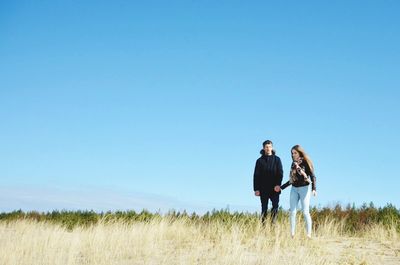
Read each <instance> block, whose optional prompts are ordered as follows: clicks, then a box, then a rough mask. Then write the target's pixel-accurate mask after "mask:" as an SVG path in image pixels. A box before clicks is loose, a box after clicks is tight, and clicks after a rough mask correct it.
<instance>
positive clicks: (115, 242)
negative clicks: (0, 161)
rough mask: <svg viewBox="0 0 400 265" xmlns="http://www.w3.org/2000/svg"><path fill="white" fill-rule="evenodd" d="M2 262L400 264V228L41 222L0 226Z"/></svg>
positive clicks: (20, 264)
mask: <svg viewBox="0 0 400 265" xmlns="http://www.w3.org/2000/svg"><path fill="white" fill-rule="evenodd" d="M0 264H7V265H9V264H10V265H14V264H15V265H32V264H40V265H45V264H49V265H50V264H51V265H58V264H59V265H61V264H62V265H65V264H71V265H72V264H96V265H101V264H118V265H119V264H121V265H122V264H299V265H300V264H400V243H399V233H398V232H397V231H396V230H395V229H394V228H389V229H385V228H383V227H381V226H378V225H376V226H373V227H369V228H368V229H365V231H360V233H359V234H358V236H357V237H355V236H349V235H346V233H345V232H344V231H343V226H342V225H341V224H340V223H334V222H330V221H329V220H327V221H326V222H325V223H323V224H322V225H320V226H319V227H318V230H317V231H314V237H313V238H312V239H306V237H305V235H304V226H303V224H302V223H300V224H299V225H298V233H297V235H296V237H295V238H294V239H292V238H291V237H290V235H289V224H288V222H287V221H282V222H280V223H278V224H277V225H276V226H274V227H270V226H269V225H267V226H265V227H263V226H261V225H260V224H259V223H258V222H254V223H250V224H247V225H244V224H242V223H240V222H238V223H235V222H233V223H231V224H229V225H227V224H223V223H218V222H213V223H210V224H205V223H198V224H196V223H194V222H192V221H190V220H189V219H185V218H181V219H177V220H172V219H168V218H162V219H160V220H153V221H150V222H136V223H130V224H128V223H123V222H121V221H119V222H114V223H109V222H100V223H98V224H96V225H93V226H91V227H87V228H83V227H77V228H74V229H73V230H71V231H69V230H67V229H65V228H63V227H61V226H59V225H54V224H49V223H45V222H33V221H14V222H10V223H5V222H3V223H0Z"/></svg>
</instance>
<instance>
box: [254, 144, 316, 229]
mask: <svg viewBox="0 0 400 265" xmlns="http://www.w3.org/2000/svg"><path fill="white" fill-rule="evenodd" d="M260 153H261V157H260V158H259V159H257V162H256V167H255V169H254V194H255V195H256V196H260V199H261V215H262V222H263V223H264V222H265V218H266V216H267V210H268V200H271V202H272V210H271V220H272V222H273V223H275V221H276V218H277V213H278V207H279V194H280V193H281V190H283V189H285V188H286V187H288V186H289V185H292V189H291V191H290V232H291V235H292V237H294V234H295V229H296V211H297V205H298V202H299V201H300V203H301V208H302V210H303V215H304V219H305V221H306V231H307V236H308V237H311V224H312V221H311V216H310V197H311V196H310V195H311V193H313V195H314V196H316V194H317V192H316V183H315V181H316V180H315V175H314V166H313V163H312V161H311V159H310V157H309V156H308V155H307V154H306V152H305V151H304V149H303V148H302V147H301V146H299V145H295V146H293V147H292V149H291V153H292V160H293V162H292V165H291V167H290V179H289V181H288V182H286V183H285V184H283V185H281V183H282V178H283V169H282V162H281V159H280V158H279V157H278V156H276V155H275V150H274V149H273V146H272V142H271V141H270V140H267V141H265V142H264V143H263V149H262V150H261V151H260Z"/></svg>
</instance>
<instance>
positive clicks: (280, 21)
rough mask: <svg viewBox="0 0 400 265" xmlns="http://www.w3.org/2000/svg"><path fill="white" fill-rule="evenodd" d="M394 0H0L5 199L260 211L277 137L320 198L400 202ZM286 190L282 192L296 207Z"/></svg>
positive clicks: (280, 150) (4, 206)
mask: <svg viewBox="0 0 400 265" xmlns="http://www.w3.org/2000/svg"><path fill="white" fill-rule="evenodd" d="M399 13H400V3H399V2H398V1H307V2H306V3H305V2H301V3H300V2H298V1H289V2H285V3H277V2H276V1H270V2H267V1H144V2H143V1H1V3H0V121H1V123H0V131H1V137H0V150H1V151H0V211H11V210H14V209H19V208H21V209H23V210H43V211H44V210H52V209H95V210H117V209H122V210H126V209H135V210H141V209H142V208H147V209H149V210H152V211H156V210H158V209H160V210H161V211H166V210H168V209H172V208H174V209H177V210H182V209H186V210H188V211H197V212H199V213H201V212H204V211H206V210H211V209H213V208H225V207H227V206H229V208H230V209H231V210H240V211H251V212H253V211H259V208H260V207H259V199H258V198H256V197H254V195H253V187H252V178H253V170H254V164H255V161H256V159H257V158H258V157H259V150H260V148H261V143H262V142H263V141H264V140H266V139H271V140H272V141H273V142H274V143H275V149H276V151H277V155H279V156H280V157H281V159H282V162H283V166H284V174H285V177H284V179H285V180H286V179H288V171H289V166H290V162H291V159H290V148H291V147H292V146H293V145H295V144H301V145H303V146H304V148H305V149H306V150H307V151H308V153H309V154H310V156H311V158H312V159H313V160H314V163H315V168H316V176H317V189H318V192H319V194H318V196H317V197H316V198H312V200H311V204H312V205H314V206H326V205H331V204H334V203H336V202H339V203H342V204H347V203H355V204H356V205H361V204H362V203H363V202H367V203H369V202H370V201H372V202H374V203H375V205H377V206H384V205H386V203H392V204H394V205H396V207H400V196H399V191H398V189H399V184H400V174H399V169H398V165H399V162H398V161H397V160H398V158H399V154H398V152H399V149H400V139H399V138H400V137H399V131H400V124H399V117H400V107H399V103H398V101H399V99H400V75H399V73H400V63H399V62H400V19H399V16H398V14H399ZM288 198H289V189H288V190H285V191H284V192H283V194H282V196H281V206H282V207H283V208H284V209H287V208H288V207H289V203H288Z"/></svg>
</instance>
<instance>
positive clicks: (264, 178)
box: [253, 140, 283, 223]
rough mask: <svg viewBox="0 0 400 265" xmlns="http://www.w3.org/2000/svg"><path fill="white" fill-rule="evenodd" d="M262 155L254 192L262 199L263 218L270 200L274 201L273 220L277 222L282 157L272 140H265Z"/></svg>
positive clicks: (257, 162)
mask: <svg viewBox="0 0 400 265" xmlns="http://www.w3.org/2000/svg"><path fill="white" fill-rule="evenodd" d="M260 153H261V157H260V158H259V159H257V161H256V166H255V169H254V181H253V182H254V183H253V184H254V194H255V195H256V196H260V199H261V216H262V218H261V220H262V222H263V223H264V222H265V218H266V217H267V210H268V200H271V202H272V210H271V221H272V223H275V221H276V218H277V213H278V207H279V194H280V189H279V187H280V186H281V184H282V178H283V170H282V162H281V159H280V158H279V157H278V156H276V155H275V150H273V146H272V142H271V141H270V140H267V141H265V142H263V149H262V150H261V151H260Z"/></svg>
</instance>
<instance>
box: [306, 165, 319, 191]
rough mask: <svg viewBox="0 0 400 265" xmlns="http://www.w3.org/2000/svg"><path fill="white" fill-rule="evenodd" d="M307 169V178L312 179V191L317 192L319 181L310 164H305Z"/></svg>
mask: <svg viewBox="0 0 400 265" xmlns="http://www.w3.org/2000/svg"><path fill="white" fill-rule="evenodd" d="M305 167H306V173H307V176H310V179H311V186H312V190H317V179H316V177H315V174H314V172H313V171H311V168H310V166H309V165H308V163H305Z"/></svg>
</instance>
